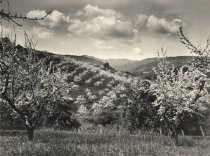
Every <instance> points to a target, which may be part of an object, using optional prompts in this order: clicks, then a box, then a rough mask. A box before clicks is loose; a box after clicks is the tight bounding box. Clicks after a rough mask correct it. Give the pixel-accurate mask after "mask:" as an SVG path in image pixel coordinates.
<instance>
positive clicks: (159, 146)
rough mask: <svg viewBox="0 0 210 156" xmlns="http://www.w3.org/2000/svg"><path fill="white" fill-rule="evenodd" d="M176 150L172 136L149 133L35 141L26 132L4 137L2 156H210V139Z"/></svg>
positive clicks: (60, 135) (63, 134) (41, 136)
mask: <svg viewBox="0 0 210 156" xmlns="http://www.w3.org/2000/svg"><path fill="white" fill-rule="evenodd" d="M180 140H181V144H182V146H178V147H176V146H175V145H174V141H173V140H172V139H171V138H170V137H161V136H155V135H149V134H141V135H139V136H138V135H128V134H124V135H117V134H88V133H74V132H67V131H53V130H40V131H37V132H36V134H35V138H34V141H32V142H30V141H27V137H26V136H25V135H24V133H20V134H19V135H16V136H14V135H12V136H8V135H7V136H6V135H4V136H1V139H0V147H1V148H0V155H1V156H20V155H21V156H73V155H75V156H91V155H96V156H103V155H104V156H111V155H112V156H118V155H119V156H135V155H141V156H171V155H172V156H173V155H174V156H175V155H176V156H177V155H181V156H183V155H184V156H208V155H209V153H210V140H203V139H200V140H198V139H193V138H190V137H187V138H186V137H181V138H180Z"/></svg>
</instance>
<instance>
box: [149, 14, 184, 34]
mask: <svg viewBox="0 0 210 156" xmlns="http://www.w3.org/2000/svg"><path fill="white" fill-rule="evenodd" d="M181 23H182V20H180V19H173V20H172V21H171V22H168V21H166V19H165V18H161V19H158V18H157V17H155V16H154V15H151V16H150V17H149V18H148V21H147V25H146V26H147V28H148V29H149V30H152V31H154V32H157V33H160V34H175V33H176V32H178V30H179V27H180V26H181Z"/></svg>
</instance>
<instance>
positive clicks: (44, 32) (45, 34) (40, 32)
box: [32, 27, 53, 38]
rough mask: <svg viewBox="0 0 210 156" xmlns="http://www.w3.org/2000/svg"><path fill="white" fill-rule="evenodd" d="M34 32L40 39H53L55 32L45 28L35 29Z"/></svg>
mask: <svg viewBox="0 0 210 156" xmlns="http://www.w3.org/2000/svg"><path fill="white" fill-rule="evenodd" d="M32 32H33V34H35V35H36V36H37V37H39V38H52V37H53V31H52V30H49V29H47V28H43V27H33V29H32Z"/></svg>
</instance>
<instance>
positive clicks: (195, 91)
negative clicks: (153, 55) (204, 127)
mask: <svg viewBox="0 0 210 156" xmlns="http://www.w3.org/2000/svg"><path fill="white" fill-rule="evenodd" d="M164 55H165V53H164V52H163V56H164ZM154 71H155V73H156V75H157V80H156V82H155V83H154V84H153V85H152V87H151V89H152V90H153V91H154V92H155V95H156V97H157V98H156V100H155V101H154V103H153V104H154V107H155V108H157V115H158V117H159V119H160V122H161V123H162V124H163V125H164V126H166V127H167V128H168V129H169V130H170V131H171V132H172V136H173V137H174V138H175V141H176V144H178V132H179V130H180V128H182V127H183V126H184V125H185V124H187V123H189V122H191V121H194V120H195V119H196V118H199V117H200V116H202V112H203V111H205V110H206V107H205V105H206V104H207V103H208V100H207V96H208V91H207V86H206V82H207V76H206V75H205V74H204V73H203V72H202V71H200V70H199V68H197V67H196V66H194V65H193V64H192V65H185V66H182V67H181V68H180V69H178V71H176V70H175V68H174V67H173V65H170V64H169V62H167V60H166V58H165V57H163V58H162V59H159V63H158V67H157V68H154Z"/></svg>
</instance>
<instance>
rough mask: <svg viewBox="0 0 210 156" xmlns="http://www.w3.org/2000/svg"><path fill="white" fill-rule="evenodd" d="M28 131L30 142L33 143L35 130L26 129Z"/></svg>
mask: <svg viewBox="0 0 210 156" xmlns="http://www.w3.org/2000/svg"><path fill="white" fill-rule="evenodd" d="M26 131H27V134H28V140H29V141H32V140H33V139H34V129H33V128H31V127H26Z"/></svg>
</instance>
